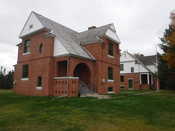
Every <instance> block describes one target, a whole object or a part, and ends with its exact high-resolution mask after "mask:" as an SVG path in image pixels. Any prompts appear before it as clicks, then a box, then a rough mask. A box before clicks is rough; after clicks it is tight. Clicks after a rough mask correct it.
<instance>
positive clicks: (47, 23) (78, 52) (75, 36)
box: [20, 12, 119, 60]
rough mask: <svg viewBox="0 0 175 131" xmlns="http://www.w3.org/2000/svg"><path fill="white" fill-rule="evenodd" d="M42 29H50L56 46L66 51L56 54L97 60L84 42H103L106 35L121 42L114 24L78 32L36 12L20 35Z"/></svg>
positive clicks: (32, 14) (31, 15) (56, 54)
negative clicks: (85, 46) (84, 46)
mask: <svg viewBox="0 0 175 131" xmlns="http://www.w3.org/2000/svg"><path fill="white" fill-rule="evenodd" d="M31 25H32V26H31ZM31 27H32V28H31ZM41 29H48V31H50V32H49V33H50V34H53V36H54V37H55V43H54V44H55V48H56V47H58V49H59V50H61V51H62V52H63V53H64V54H60V53H57V50H54V51H55V52H54V56H58V55H65V54H68V55H74V56H79V57H83V58H87V59H91V60H95V58H94V57H93V56H92V55H91V54H90V53H89V52H88V51H87V50H86V49H84V48H83V46H82V44H87V43H96V42H99V41H100V42H102V41H103V40H102V39H101V38H102V37H105V36H106V37H108V38H109V39H111V40H114V41H116V43H119V39H118V36H117V34H116V30H115V27H114V25H113V24H108V25H104V26H101V27H98V28H95V29H90V30H87V31H84V32H81V33H78V32H76V31H74V30H72V29H70V28H67V27H65V26H63V25H61V24H59V23H57V22H55V21H52V20H50V19H48V18H47V17H44V16H42V15H40V14H38V13H36V12H32V13H31V14H30V16H29V18H28V20H27V22H26V23H25V25H24V28H23V29H22V31H21V33H20V37H21V38H22V37H24V36H26V35H29V34H31V33H34V32H36V31H38V30H41ZM58 40H59V41H58ZM60 44H61V45H60Z"/></svg>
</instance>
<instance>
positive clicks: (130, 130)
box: [0, 90, 175, 131]
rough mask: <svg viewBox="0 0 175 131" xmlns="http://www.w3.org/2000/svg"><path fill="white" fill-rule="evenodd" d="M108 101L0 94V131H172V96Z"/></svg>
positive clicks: (123, 94) (131, 96) (164, 93)
mask: <svg viewBox="0 0 175 131" xmlns="http://www.w3.org/2000/svg"><path fill="white" fill-rule="evenodd" d="M143 92H144V91H123V92H121V94H120V95H118V96H115V95H114V96H113V97H112V98H111V99H105V100H99V99H95V98H54V97H26V96H20V95H16V94H14V93H13V92H12V91H7V90H0V131H164V130H166V131H174V130H175V92H171V91H160V92H159V93H153V92H152V93H149V94H145V95H135V94H139V93H143Z"/></svg>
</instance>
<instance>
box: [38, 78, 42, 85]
mask: <svg viewBox="0 0 175 131" xmlns="http://www.w3.org/2000/svg"><path fill="white" fill-rule="evenodd" d="M37 87H42V77H41V76H39V77H38V79H37Z"/></svg>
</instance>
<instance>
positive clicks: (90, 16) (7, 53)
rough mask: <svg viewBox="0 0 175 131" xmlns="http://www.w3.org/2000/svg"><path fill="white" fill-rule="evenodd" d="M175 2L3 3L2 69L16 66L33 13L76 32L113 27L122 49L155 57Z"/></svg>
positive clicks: (51, 0)
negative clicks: (26, 25) (25, 28)
mask: <svg viewBox="0 0 175 131" xmlns="http://www.w3.org/2000/svg"><path fill="white" fill-rule="evenodd" d="M174 8H175V0H0V65H3V66H7V67H9V68H11V67H12V65H14V64H16V61H17V47H16V44H18V43H19V42H20V39H19V38H18V36H19V33H20V31H21V29H22V28H23V25H24V23H25V21H26V20H27V18H28V16H29V14H30V12H31V11H35V12H38V13H40V14H42V15H44V16H46V17H49V18H51V19H52V20H55V21H57V22H58V23H61V24H63V25H65V26H68V27H70V28H72V29H74V30H76V31H84V30H86V29H87V27H88V26H92V25H95V26H101V25H104V24H108V23H114V24H115V27H116V30H117V33H118V35H119V37H120V40H121V42H122V43H121V46H120V47H121V49H122V50H128V51H130V52H132V53H138V52H140V53H143V54H145V55H151V54H155V51H156V49H155V46H156V44H158V43H159V39H158V38H159V37H160V36H161V35H162V33H163V31H164V29H165V28H166V27H167V26H168V24H169V13H170V11H171V10H173V9H174Z"/></svg>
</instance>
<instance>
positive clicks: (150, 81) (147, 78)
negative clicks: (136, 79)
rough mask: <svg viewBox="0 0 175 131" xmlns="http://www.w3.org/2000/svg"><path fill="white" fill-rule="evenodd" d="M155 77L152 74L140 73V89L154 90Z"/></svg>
mask: <svg viewBox="0 0 175 131" xmlns="http://www.w3.org/2000/svg"><path fill="white" fill-rule="evenodd" d="M155 86H156V82H155V77H154V75H153V74H152V73H140V89H147V88H155Z"/></svg>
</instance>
